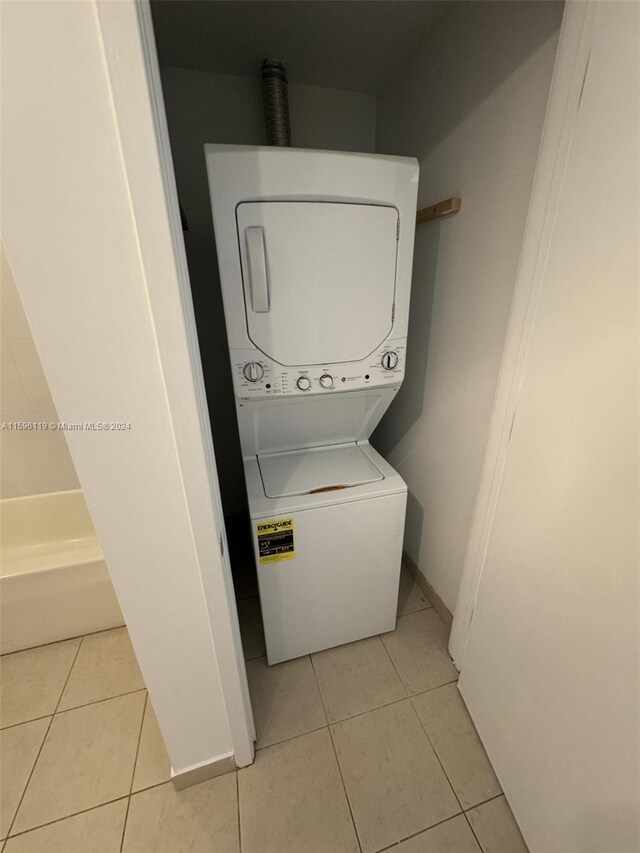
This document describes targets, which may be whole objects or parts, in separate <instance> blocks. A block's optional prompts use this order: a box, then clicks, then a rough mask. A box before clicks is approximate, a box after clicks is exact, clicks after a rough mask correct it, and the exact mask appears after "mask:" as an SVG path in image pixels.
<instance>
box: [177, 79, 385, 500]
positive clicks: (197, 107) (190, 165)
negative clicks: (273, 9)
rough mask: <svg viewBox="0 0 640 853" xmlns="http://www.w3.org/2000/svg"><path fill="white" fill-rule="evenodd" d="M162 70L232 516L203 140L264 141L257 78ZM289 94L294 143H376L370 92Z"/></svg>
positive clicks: (240, 492) (231, 413)
mask: <svg viewBox="0 0 640 853" xmlns="http://www.w3.org/2000/svg"><path fill="white" fill-rule="evenodd" d="M161 72H162V86H163V91H164V99H165V106H166V110H167V119H168V123H169V134H170V137H171V149H172V153H173V161H174V166H175V172H176V182H177V185H178V195H179V197H180V203H181V204H182V207H183V209H184V212H185V214H186V216H187V220H188V223H189V230H188V231H187V232H185V235H184V237H185V245H186V249H187V259H188V263H189V274H190V277H191V289H192V292H193V300H194V306H195V312H196V320H197V323H198V336H199V341H200V351H201V355H202V363H203V369H204V376H205V383H206V387H207V397H208V401H209V409H210V411H211V413H212V431H213V439H214V444H215V449H216V457H217V462H218V470H219V475H220V484H221V488H222V498H223V504H224V510H225V514H227V515H233V514H236V513H241V512H243V510H244V506H245V492H244V474H243V470H242V459H241V455H240V445H239V441H238V435H237V426H236V417H235V407H234V402H233V390H232V386H231V374H230V368H229V356H228V351H227V339H226V331H225V325H224V315H223V309H222V298H221V294H220V282H219V278H218V270H217V261H216V254H215V244H214V237H213V227H212V222H211V208H210V204H209V192H208V186H207V174H206V168H205V162H204V153H203V145H204V144H205V143H206V142H219V143H224V142H228V143H235V144H243V145H264V144H266V139H265V136H264V125H263V114H262V101H261V94H260V81H259V78H256V79H253V78H250V77H234V76H230V75H225V74H213V73H209V72H203V71H191V70H186V69H181V68H169V67H163V68H162V69H161ZM289 96H290V111H291V124H292V137H293V144H294V145H295V146H297V147H301V148H328V149H333V150H345V151H373V150H374V146H375V128H376V118H375V116H376V99H375V96H374V95H368V94H363V93H360V92H348V91H344V90H338V89H325V88H321V87H318V86H301V85H295V84H291V85H290V86H289Z"/></svg>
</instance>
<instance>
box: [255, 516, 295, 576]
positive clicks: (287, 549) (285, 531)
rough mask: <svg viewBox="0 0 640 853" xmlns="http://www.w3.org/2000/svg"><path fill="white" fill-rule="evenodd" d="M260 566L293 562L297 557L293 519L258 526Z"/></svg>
mask: <svg viewBox="0 0 640 853" xmlns="http://www.w3.org/2000/svg"><path fill="white" fill-rule="evenodd" d="M256 529H257V534H258V555H259V558H260V564H261V565H264V564H265V563H279V562H281V561H282V560H293V558H294V557H295V555H296V549H295V542H294V537H293V518H291V517H290V516H289V517H288V518H277V519H274V520H273V521H261V522H259V523H258V524H257V526H256Z"/></svg>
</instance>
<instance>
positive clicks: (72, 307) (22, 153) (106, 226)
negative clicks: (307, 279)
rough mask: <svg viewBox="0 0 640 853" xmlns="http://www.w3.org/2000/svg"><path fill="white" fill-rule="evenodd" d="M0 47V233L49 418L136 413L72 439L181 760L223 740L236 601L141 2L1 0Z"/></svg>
mask: <svg viewBox="0 0 640 853" xmlns="http://www.w3.org/2000/svg"><path fill="white" fill-rule="evenodd" d="M110 21H111V23H112V26H111V28H110V30H109V35H110V37H112V38H113V41H112V42H109V41H108V40H107V41H106V42H105V39H104V38H103V29H104V28H105V27H106V25H107V24H108V23H109V22H110ZM2 52H3V78H2V114H3V124H2V157H3V159H2V183H3V198H2V202H3V208H4V209H3V222H2V228H3V240H4V245H5V248H6V251H7V255H8V259H9V262H10V264H11V267H12V270H13V272H14V275H15V280H16V285H17V288H18V290H19V292H20V295H21V297H22V301H23V303H24V308H25V312H26V315H27V317H28V319H29V324H30V327H31V329H32V332H33V335H34V338H35V340H37V342H38V350H39V353H40V357H41V359H42V363H43V365H44V368H45V370H46V373H47V376H48V379H49V384H50V386H51V390H52V393H53V396H54V398H55V400H56V405H57V408H58V413H59V415H60V417H61V418H62V419H64V420H70V421H125V422H127V421H129V422H131V430H130V431H126V432H114V431H108V432H80V431H74V432H72V433H69V435H68V443H69V448H70V451H71V455H72V457H73V461H74V463H75V466H76V469H77V472H78V476H79V479H80V483H81V485H82V487H83V490H84V492H85V495H86V498H87V503H88V505H89V509H90V511H91V515H92V517H93V520H94V523H95V526H96V529H97V532H98V535H99V537H100V540H101V542H102V546H103V549H104V552H105V556H106V560H107V564H108V566H109V571H110V574H111V576H112V579H113V581H114V586H115V588H116V592H117V594H118V598H119V600H120V603H121V605H122V610H123V613H124V616H125V619H126V621H127V625H128V628H129V631H130V634H131V637H132V640H133V645H134V648H135V651H136V655H137V657H138V660H139V662H140V666H141V669H142V672H143V675H144V678H145V681H146V683H147V686H148V688H149V692H150V695H151V698H152V701H153V704H154V707H155V710H156V713H157V716H158V720H159V723H160V728H161V730H162V733H163V736H164V739H165V742H166V745H167V749H168V752H169V756H170V758H171V761H172V764H173V767H174V769H175V770H176V771H177V772H181V771H185V770H187V769H189V768H190V767H192V766H194V765H198V764H203V763H208V762H212V761H215V760H216V759H218V758H220V757H222V756H227V755H229V753H230V752H231V751H232V737H231V731H232V726H233V723H234V722H235V719H234V721H232V722H230V720H229V716H228V715H227V710H226V704H225V703H226V701H228V691H227V690H225V692H224V694H223V690H222V685H221V679H226V675H225V672H227V671H228V670H229V667H231V668H233V658H232V655H231V654H230V653H228V652H227V649H226V648H225V649H224V650H223V651H224V652H225V653H224V654H222V653H220V654H218V652H220V645H219V643H218V637H219V636H220V632H221V631H222V630H225V631H226V632H227V633H228V631H229V620H230V618H231V613H232V612H233V613H235V611H231V610H230V606H229V603H228V601H227V598H226V597H225V596H226V592H227V590H228V589H230V587H231V582H230V576H229V573H228V566H227V567H226V569H225V567H224V565H223V563H222V561H221V558H220V552H219V550H218V545H217V536H218V533H219V531H220V528H219V527H218V526H217V525H218V523H217V521H216V517H215V515H214V514H213V512H212V510H211V505H210V501H211V499H212V498H211V494H210V492H209V487H208V482H209V481H208V479H207V478H208V475H209V469H208V464H209V463H208V459H207V444H206V442H207V437H208V434H207V432H206V431H202V430H201V429H200V426H199V425H200V424H201V423H202V421H201V420H200V418H199V413H198V410H197V408H196V401H195V397H194V395H196V394H197V393H198V391H199V385H198V382H199V374H198V373H197V371H195V370H194V369H192V367H191V365H190V363H189V359H190V357H191V355H192V354H191V353H189V351H188V348H187V341H186V339H185V335H186V328H187V327H188V326H189V323H190V322H191V318H190V315H189V314H188V313H185V310H186V309H185V308H183V307H182V306H181V304H180V295H181V294H180V289H179V285H178V283H177V281H176V270H175V264H174V260H173V258H174V255H173V252H172V246H171V242H170V238H169V236H168V233H167V230H168V225H167V219H168V217H167V203H168V202H167V200H166V199H165V198H164V196H163V192H162V182H161V177H160V171H159V166H158V152H157V150H156V148H155V137H154V135H153V132H152V128H151V126H150V118H149V115H150V113H151V108H150V104H149V96H148V93H147V88H146V87H147V83H146V78H145V74H144V62H143V58H142V50H141V46H140V37H139V33H138V30H137V24H136V7H135V5H134V4H133V3H132V2H121V3H105V4H99V3H95V2H89V0H87V2H76V3H7V4H4V5H3V29H2ZM108 67H112V68H115V69H116V72H117V75H118V81H117V82H118V90H117V91H116V88H115V86H112V85H111V84H112V78H110V76H109V73H108V71H107V69H108ZM123 91H124V94H123ZM116 109H117V110H119V111H120V110H121V111H123V112H124V113H126V116H124V117H123V116H120V114H119V113H118V118H116ZM125 118H126V119H127V120H128V121H129V122H132V121H133V119H137V122H138V123H137V125H136V128H137V129H138V130H139V132H138V134H136V133H135V132H131V126H130V125H127V126H126V127H125V125H124V121H125ZM125 131H128V132H127V133H125ZM132 141H133V142H132ZM132 146H133V147H134V148H135V150H134V151H131V150H130V149H131V147H132ZM125 150H126V157H127V160H125V159H124V153H125ZM127 161H128V162H129V163H135V165H136V168H135V171H134V174H133V175H132V176H131V175H128V173H127V171H126V168H125V165H126V162H127ZM158 187H159V189H158ZM152 190H153V191H152ZM140 198H144V199H145V201H146V207H145V209H144V210H142V211H141V210H139V209H138V199H140ZM158 222H160V223H162V224H163V227H164V231H158V228H157V227H156V224H157V223H158ZM158 234H159V235H160V236H158ZM149 245H152V247H153V252H150V251H149ZM154 253H155V254H154ZM150 255H151V261H150V262H148V261H147V259H148V257H149V256H150ZM154 263H156V266H154ZM43 282H46V286H44V285H43ZM160 309H162V310H160ZM168 342H170V344H171V345H169V343H168ZM163 359H166V360H163ZM176 371H177V373H176ZM177 387H178V390H177V391H176V388H177ZM176 401H177V402H178V405H176ZM185 447H186V448H190V450H189V451H188V453H187V452H186V451H185ZM194 472H195V473H194ZM197 477H199V478H200V479H199V480H197ZM194 482H195V488H194ZM194 495H195V496H194ZM206 596H207V597H206ZM212 600H213V601H214V603H215V604H216V606H217V607H218V608H220V613H221V615H220V617H219V618H216V619H215V620H213V619H210V609H209V607H208V606H207V604H208V603H209V606H211V601H212ZM225 620H226V621H225ZM236 634H237V624H236ZM214 643H215V645H214ZM223 667H224V668H226V669H225V671H224V672H223ZM238 672H239V670H238V669H237V667H236V676H237V674H238Z"/></svg>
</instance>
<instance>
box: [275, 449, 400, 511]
mask: <svg viewBox="0 0 640 853" xmlns="http://www.w3.org/2000/svg"><path fill="white" fill-rule="evenodd" d="M258 465H259V467H260V475H261V477H262V483H263V486H264V493H265V495H266V496H267V497H268V498H283V497H288V496H290V495H308V494H316V493H318V492H329V491H333V490H336V489H346V488H349V487H351V486H361V485H363V484H364V483H373V482H375V481H376V480H383V479H384V475H383V474H382V472H381V471H380V469H379V468H378V467H377V466H376V465H374V463H373V462H372V461H371V459H369V457H368V456H366V455H365V454H364V453H363V452H362V450H361V449H360V447H359V446H358V445H357V444H351V443H350V444H338V445H334V446H332V447H313V448H308V449H305V450H291V451H288V452H286V453H271V454H263V455H262V456H258Z"/></svg>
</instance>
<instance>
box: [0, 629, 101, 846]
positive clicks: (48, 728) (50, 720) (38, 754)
mask: <svg viewBox="0 0 640 853" xmlns="http://www.w3.org/2000/svg"><path fill="white" fill-rule="evenodd" d="M83 642H84V637H82V639H81V640H80V642H79V643H78V648H77V649H76V653H75V655H74V656H73V660H72V661H71V666H70V667H69V672H68V673H67V677H66V678H65V680H64V684H63V685H62V690H61V691H60V695H59V696H58V701H57V702H56V706H55V708H54V710H53V714H52V715H51V718H50V719H49V725H48V726H47V730H46V732H45V733H44V737H43V738H42V743H41V744H40V749H39V750H38V753H37V755H36V759H35V761H34V762H33V766H32V767H31V772H30V773H29V776H28V778H27V783H26V785H25V786H24V788H23V790H22V796H21V797H20V800H19V801H18V805H17V806H16V810H15V812H14V813H13V818H12V820H11V823H10V824H9V828H8V829H7V839H8V838H9V836H10V835H11V830H12V829H13V825H14V823H15V822H16V818H17V817H18V813H19V811H20V809H21V808H22V803H23V800H24V798H25V796H26V793H27V790H28V789H29V785H30V784H31V779H32V777H33V774H34V771H35V769H36V766H37V764H38V761H39V760H40V755H41V754H42V750H43V749H44V745H45V743H46V742H47V738H48V737H49V732H50V731H51V726H52V725H53V721H54V719H55V716H56V712H57V710H58V706H59V705H60V701H61V700H62V694H63V693H64V691H65V690H66V687H67V684H68V683H69V679H70V678H71V673H72V672H73V667H74V666H75V664H76V660H77V659H78V655H79V654H80V649H81V648H82V643H83ZM35 828H36V827H32V829H35ZM5 844H6V841H5ZM3 850H4V846H3Z"/></svg>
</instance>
